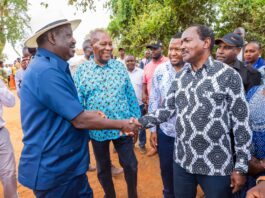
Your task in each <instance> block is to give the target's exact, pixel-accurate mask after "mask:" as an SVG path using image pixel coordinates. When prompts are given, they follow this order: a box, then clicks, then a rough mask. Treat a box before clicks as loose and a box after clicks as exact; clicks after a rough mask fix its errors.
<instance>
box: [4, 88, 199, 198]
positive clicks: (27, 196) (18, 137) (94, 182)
mask: <svg viewBox="0 0 265 198" xmlns="http://www.w3.org/2000/svg"><path fill="white" fill-rule="evenodd" d="M14 93H15V91H14ZM19 108H20V103H19V99H18V98H17V99H16V106H15V107H14V108H4V119H5V120H6V122H7V124H6V127H7V128H8V129H9V131H10V137H11V141H12V143H13V147H14V152H15V158H16V162H17V164H18V161H19V157H20V154H21V150H22V147H23V144H22V136H23V134H22V130H21V123H20V113H19ZM148 135H149V133H148ZM147 148H148V149H150V147H149V143H147ZM135 153H136V156H137V159H138V195H139V198H161V197H163V196H162V181H161V177H160V169H159V161H158V156H157V155H156V156H153V157H147V156H146V155H142V154H141V153H140V152H139V150H138V149H137V148H135ZM90 156H91V161H92V164H93V165H95V158H94V156H93V151H92V149H90ZM111 159H112V162H113V164H114V165H115V166H120V165H119V162H118V156H117V154H114V153H111ZM87 175H88V179H89V183H90V185H91V187H92V189H93V192H94V197H95V198H101V197H103V196H104V193H103V190H102V188H101V186H100V184H99V182H98V179H97V175H96V172H89V173H88V174H87ZM113 182H114V186H115V190H116V195H117V198H126V197H127V193H126V192H127V191H126V183H125V179H124V175H123V174H121V175H119V176H117V177H113ZM187 190H188V189H187ZM18 192H19V196H20V198H32V197H34V195H33V193H32V191H31V190H30V189H28V188H26V187H24V186H22V185H21V184H19V183H18ZM202 194H203V193H202V192H201V191H200V189H199V191H198V195H197V198H199V197H203V196H202ZM2 197H3V189H2V186H1V185H0V198H2Z"/></svg>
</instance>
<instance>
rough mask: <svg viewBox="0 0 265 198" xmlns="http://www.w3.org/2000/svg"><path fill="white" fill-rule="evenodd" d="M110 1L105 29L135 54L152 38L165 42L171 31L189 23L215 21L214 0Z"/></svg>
mask: <svg viewBox="0 0 265 198" xmlns="http://www.w3.org/2000/svg"><path fill="white" fill-rule="evenodd" d="M110 5H111V8H112V12H113V14H112V21H111V22H110V24H109V26H108V30H109V31H110V32H111V34H112V36H113V37H114V38H116V39H117V42H118V43H119V46H122V47H125V48H126V49H127V50H128V52H129V53H133V54H135V55H139V54H140V53H142V51H143V50H144V49H145V46H146V44H148V43H150V42H152V41H154V40H157V39H159V40H161V41H162V42H163V43H164V44H168V42H169V39H170V38H171V36H172V35H174V34H175V33H176V32H178V31H183V30H184V29H185V28H187V27H188V26H189V25H191V24H198V23H201V24H206V25H209V26H212V24H213V23H214V21H216V17H215V12H216V8H215V7H216V1H215V0H201V1H197V0H189V1H187V0H186V1H185V0H178V1H175V0H160V1H154V0H112V1H111V4H110ZM194 16H196V17H194ZM165 46H167V45H165ZM165 51H166V50H165Z"/></svg>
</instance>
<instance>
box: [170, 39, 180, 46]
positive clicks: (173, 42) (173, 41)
mask: <svg viewBox="0 0 265 198" xmlns="http://www.w3.org/2000/svg"><path fill="white" fill-rule="evenodd" d="M172 44H179V45H180V44H181V38H172V39H171V40H170V43H169V45H172Z"/></svg>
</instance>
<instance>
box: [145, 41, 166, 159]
mask: <svg viewBox="0 0 265 198" xmlns="http://www.w3.org/2000/svg"><path fill="white" fill-rule="evenodd" d="M147 49H150V50H151V56H152V60H151V61H150V62H149V63H148V64H147V65H146V66H145V67H144V76H143V94H142V95H143V96H142V98H143V103H144V104H145V108H146V109H148V105H149V96H150V91H151V85H152V78H153V74H154V72H155V69H156V68H157V67H158V66H159V65H161V64H162V63H164V62H166V61H168V58H166V57H165V56H163V53H162V52H163V45H162V42H161V41H159V40H157V41H155V42H154V43H151V44H149V45H147ZM151 148H152V149H151V150H150V151H149V152H148V153H147V156H153V155H155V154H156V153H157V150H156V149H155V148H153V147H151Z"/></svg>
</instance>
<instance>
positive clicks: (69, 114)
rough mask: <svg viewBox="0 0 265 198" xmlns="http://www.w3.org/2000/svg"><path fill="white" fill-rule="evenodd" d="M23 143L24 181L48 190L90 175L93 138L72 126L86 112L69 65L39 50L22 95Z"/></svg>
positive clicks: (21, 180) (22, 166) (26, 76)
mask: <svg viewBox="0 0 265 198" xmlns="http://www.w3.org/2000/svg"><path fill="white" fill-rule="evenodd" d="M20 97H21V121H22V129H23V134H24V137H23V143H24V147H23V150H22V154H21V158H20V163H19V176H18V179H19V182H20V183H21V184H23V185H25V186H27V187H29V188H31V189H33V190H46V189H50V188H53V187H56V186H58V185H59V184H62V183H65V182H67V181H69V180H71V179H72V178H74V177H76V176H78V175H81V174H85V173H86V171H87V169H88V164H89V153H88V147H87V142H88V135H87V133H86V132H85V130H77V129H76V128H74V127H73V125H72V124H71V122H70V121H71V120H73V119H74V118H75V117H76V116H77V115H79V114H80V113H81V112H83V108H82V106H81V104H80V103H79V100H78V95H77V91H76V89H75V85H74V82H73V79H72V77H71V75H70V71H69V65H68V63H67V62H66V61H64V60H63V59H61V58H59V57H58V56H56V55H55V54H53V53H51V52H50V51H47V50H46V49H42V48H39V49H38V50H37V53H36V56H35V58H34V59H33V60H32V62H31V63H30V65H29V67H28V70H27V72H26V73H25V76H24V79H23V82H22V85H21V90H20Z"/></svg>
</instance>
